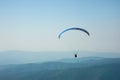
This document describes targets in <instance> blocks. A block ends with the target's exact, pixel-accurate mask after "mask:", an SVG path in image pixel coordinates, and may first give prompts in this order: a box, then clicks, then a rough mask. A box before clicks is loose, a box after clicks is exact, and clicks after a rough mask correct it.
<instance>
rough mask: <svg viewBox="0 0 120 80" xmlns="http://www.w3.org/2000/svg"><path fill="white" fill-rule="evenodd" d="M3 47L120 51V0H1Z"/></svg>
mask: <svg viewBox="0 0 120 80" xmlns="http://www.w3.org/2000/svg"><path fill="white" fill-rule="evenodd" d="M69 27H81V28H84V29H86V30H88V31H89V32H90V35H91V36H90V37H89V36H87V35H86V34H84V33H83V32H80V31H79V32H78V31H70V32H67V33H65V34H64V36H62V39H61V40H59V39H58V38H57V36H58V34H59V33H60V32H61V31H62V30H64V29H66V28H69ZM0 50H1V51H4V50H22V51H65V50H68V51H69V50H81V51H98V52H99V51H100V52H120V0H0Z"/></svg>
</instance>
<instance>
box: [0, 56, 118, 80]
mask: <svg viewBox="0 0 120 80" xmlns="http://www.w3.org/2000/svg"><path fill="white" fill-rule="evenodd" d="M0 80H120V58H103V57H85V58H77V59H73V58H69V59H61V60H58V61H50V62H44V63H29V64H12V65H1V66H0Z"/></svg>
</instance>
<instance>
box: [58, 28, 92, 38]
mask: <svg viewBox="0 0 120 80" xmlns="http://www.w3.org/2000/svg"><path fill="white" fill-rule="evenodd" d="M70 30H79V31H83V32H85V33H86V34H87V35H88V36H90V33H89V32H88V31H87V30H85V29H83V28H77V27H72V28H68V29H65V30H63V31H62V32H61V33H60V34H59V35H58V38H59V39H60V38H61V36H62V34H63V33H65V32H67V31H70Z"/></svg>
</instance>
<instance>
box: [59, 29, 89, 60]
mask: <svg viewBox="0 0 120 80" xmlns="http://www.w3.org/2000/svg"><path fill="white" fill-rule="evenodd" d="M71 30H79V31H82V32H84V33H86V34H87V35H88V36H90V33H89V32H88V31H87V30H85V29H83V28H78V27H72V28H68V29H65V30H63V31H62V32H61V33H60V34H59V35H58V39H61V36H62V35H63V34H64V33H65V32H67V31H71ZM74 57H75V58H77V54H74Z"/></svg>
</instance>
